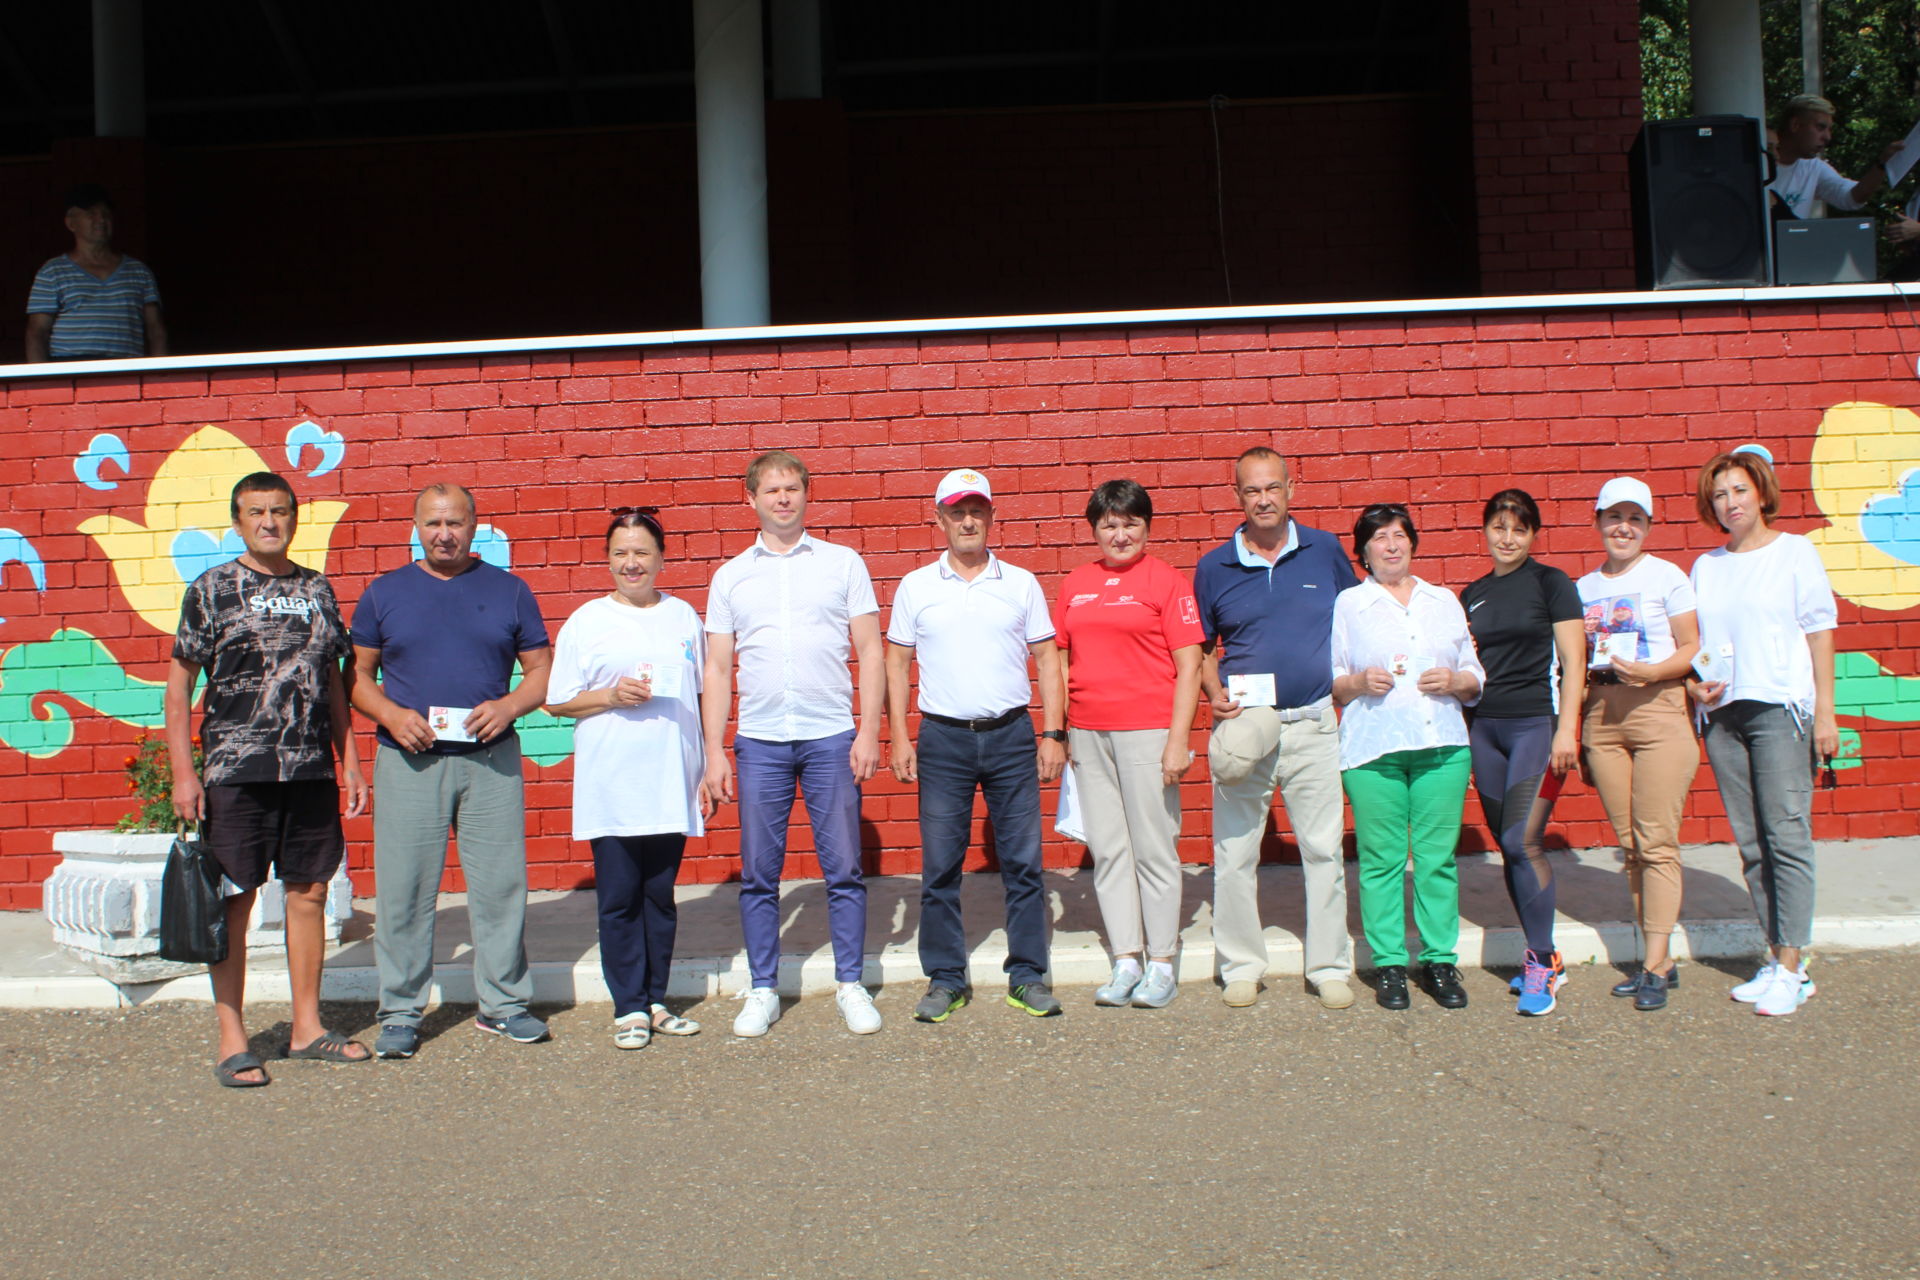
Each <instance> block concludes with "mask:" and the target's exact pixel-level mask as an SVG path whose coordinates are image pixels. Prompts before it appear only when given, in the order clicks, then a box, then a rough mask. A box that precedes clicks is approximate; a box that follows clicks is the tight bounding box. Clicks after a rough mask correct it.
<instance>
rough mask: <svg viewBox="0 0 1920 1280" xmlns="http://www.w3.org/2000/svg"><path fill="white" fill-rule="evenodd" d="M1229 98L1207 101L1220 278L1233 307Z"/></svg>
mask: <svg viewBox="0 0 1920 1280" xmlns="http://www.w3.org/2000/svg"><path fill="white" fill-rule="evenodd" d="M1228 105H1229V103H1228V102H1227V96H1226V95H1225V94H1223V93H1216V94H1214V95H1213V96H1212V97H1211V98H1208V99H1207V115H1208V118H1209V120H1210V121H1211V122H1212V124H1213V212H1214V220H1215V222H1216V223H1217V225H1218V227H1219V235H1220V278H1221V279H1222V280H1223V281H1225V282H1226V286H1227V305H1228V306H1232V305H1233V267H1232V265H1231V264H1230V263H1229V262H1228V261H1227V183H1226V174H1225V169H1226V166H1225V164H1224V163H1223V162H1222V160H1221V158H1220V108H1222V107H1224V106H1228Z"/></svg>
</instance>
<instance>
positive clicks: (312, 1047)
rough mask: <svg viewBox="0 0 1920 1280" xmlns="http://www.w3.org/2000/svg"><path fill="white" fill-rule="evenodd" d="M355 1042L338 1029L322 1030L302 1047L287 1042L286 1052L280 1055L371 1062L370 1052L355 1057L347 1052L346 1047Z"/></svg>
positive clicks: (323, 1060)
mask: <svg viewBox="0 0 1920 1280" xmlns="http://www.w3.org/2000/svg"><path fill="white" fill-rule="evenodd" d="M356 1043H358V1042H357V1041H353V1040H349V1039H347V1038H346V1037H345V1036H343V1035H341V1034H340V1033H339V1032H338V1031H322V1032H321V1033H320V1034H319V1035H317V1036H315V1037H314V1038H313V1039H312V1040H311V1041H309V1042H308V1043H307V1047H306V1048H304V1049H296V1048H294V1047H293V1045H292V1044H288V1045H287V1050H286V1053H285V1054H283V1055H282V1056H283V1057H288V1058H311V1059H313V1060H314V1061H315V1062H372V1061H373V1055H372V1054H371V1053H368V1054H365V1055H363V1056H361V1057H358V1058H356V1057H354V1056H353V1055H352V1054H349V1053H348V1052H347V1048H348V1047H349V1046H350V1045H353V1044H356Z"/></svg>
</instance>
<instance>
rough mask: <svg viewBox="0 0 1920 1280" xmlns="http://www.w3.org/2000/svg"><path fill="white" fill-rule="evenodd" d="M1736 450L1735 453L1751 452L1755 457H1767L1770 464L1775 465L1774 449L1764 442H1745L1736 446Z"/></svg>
mask: <svg viewBox="0 0 1920 1280" xmlns="http://www.w3.org/2000/svg"><path fill="white" fill-rule="evenodd" d="M1734 452H1735V453H1751V454H1753V455H1754V456H1755V457H1759V458H1765V459H1766V460H1767V465H1768V466H1772V465H1773V450H1771V449H1769V448H1767V446H1765V445H1763V444H1743V445H1741V446H1739V447H1738V448H1736V449H1735V450H1734Z"/></svg>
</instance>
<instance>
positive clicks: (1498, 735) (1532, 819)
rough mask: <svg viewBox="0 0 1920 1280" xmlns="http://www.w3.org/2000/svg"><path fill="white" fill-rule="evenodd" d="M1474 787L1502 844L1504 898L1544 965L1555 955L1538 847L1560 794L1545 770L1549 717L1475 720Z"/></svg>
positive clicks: (1547, 874) (1549, 891)
mask: <svg viewBox="0 0 1920 1280" xmlns="http://www.w3.org/2000/svg"><path fill="white" fill-rule="evenodd" d="M1469 740H1470V741H1471V743H1472V747H1473V786H1474V790H1476V791H1478V792H1479V793H1480V808H1481V810H1482V812H1484V813H1485V814H1486V815H1487V828H1488V829H1489V830H1490V831H1492V832H1493V835H1494V838H1495V839H1496V840H1498V841H1499V842H1500V855H1501V857H1502V858H1503V859H1504V860H1505V863H1506V873H1507V896H1508V897H1509V898H1511V899H1513V909H1514V911H1515V913H1516V914H1518V915H1519V917H1520V927H1521V928H1522V929H1523V930H1525V931H1526V935H1527V949H1528V950H1530V951H1532V952H1533V953H1534V954H1535V955H1537V956H1539V957H1540V959H1541V960H1542V961H1543V962H1544V961H1545V960H1546V958H1547V956H1548V955H1549V954H1550V953H1551V952H1552V951H1553V910H1554V893H1553V868H1552V867H1550V866H1549V865H1548V864H1547V855H1546V851H1545V850H1544V849H1542V848H1541V847H1540V843H1541V838H1542V837H1543V836H1545V834H1546V831H1547V817H1548V815H1550V814H1551V813H1552V812H1553V802H1554V800H1555V799H1556V798H1558V797H1559V795H1560V779H1559V778H1557V777H1555V776H1554V775H1553V774H1552V773H1551V772H1550V771H1549V770H1548V768H1547V765H1548V763H1549V762H1550V761H1551V760H1552V758H1553V717H1551V716H1529V717H1527V718H1525V719H1519V720H1495V719H1489V718H1487V717H1484V716H1481V717H1477V718H1475V720H1474V722H1473V729H1472V731H1471V734H1470V735H1469Z"/></svg>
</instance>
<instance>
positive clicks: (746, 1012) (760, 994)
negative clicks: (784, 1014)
mask: <svg viewBox="0 0 1920 1280" xmlns="http://www.w3.org/2000/svg"><path fill="white" fill-rule="evenodd" d="M745 999H746V1002H747V1003H746V1007H745V1008H743V1009H742V1010H740V1016H739V1017H737V1018H735V1019H734V1020H733V1034H735V1035H737V1036H763V1035H765V1034H767V1028H768V1027H770V1026H772V1025H773V1024H774V1023H776V1022H778V1021H780V993H779V992H778V991H775V990H774V989H773V988H772V987H752V988H750V989H749V990H748V991H747V994H746V997H745Z"/></svg>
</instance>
